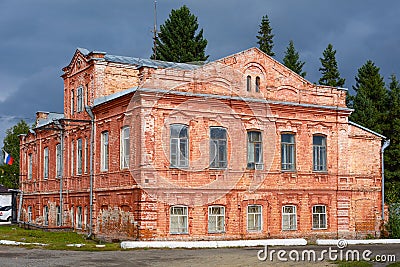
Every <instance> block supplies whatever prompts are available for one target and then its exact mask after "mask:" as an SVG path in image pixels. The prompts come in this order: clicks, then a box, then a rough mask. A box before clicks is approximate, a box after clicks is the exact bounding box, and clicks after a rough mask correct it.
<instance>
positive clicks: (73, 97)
mask: <svg viewBox="0 0 400 267" xmlns="http://www.w3.org/2000/svg"><path fill="white" fill-rule="evenodd" d="M74 112H75V94H74V90H72V91H71V115H74Z"/></svg>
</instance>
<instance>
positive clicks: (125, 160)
mask: <svg viewBox="0 0 400 267" xmlns="http://www.w3.org/2000/svg"><path fill="white" fill-rule="evenodd" d="M129 135H130V128H129V126H126V127H123V128H122V130H121V152H120V153H121V169H124V168H128V167H129V154H130V153H129V152H130V140H129Z"/></svg>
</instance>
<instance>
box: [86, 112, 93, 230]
mask: <svg viewBox="0 0 400 267" xmlns="http://www.w3.org/2000/svg"><path fill="white" fill-rule="evenodd" d="M85 109H86V112H87V113H88V115H89V117H90V121H91V127H92V129H91V133H90V191H89V199H90V203H89V234H88V237H89V238H90V237H91V236H92V233H93V229H92V227H93V176H94V171H93V152H94V151H93V148H94V114H93V112H92V109H91V107H90V106H86V107H85Z"/></svg>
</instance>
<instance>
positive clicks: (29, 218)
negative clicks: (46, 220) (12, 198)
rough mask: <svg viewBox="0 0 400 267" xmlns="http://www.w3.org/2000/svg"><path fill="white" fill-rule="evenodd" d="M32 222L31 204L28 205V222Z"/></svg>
mask: <svg viewBox="0 0 400 267" xmlns="http://www.w3.org/2000/svg"><path fill="white" fill-rule="evenodd" d="M30 222H32V206H28V223H30Z"/></svg>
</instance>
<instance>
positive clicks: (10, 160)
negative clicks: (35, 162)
mask: <svg viewBox="0 0 400 267" xmlns="http://www.w3.org/2000/svg"><path fill="white" fill-rule="evenodd" d="M3 151H4V164H8V165H12V164H13V162H14V159H13V157H11V155H10V154H8V153H7V152H6V151H5V150H3Z"/></svg>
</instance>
